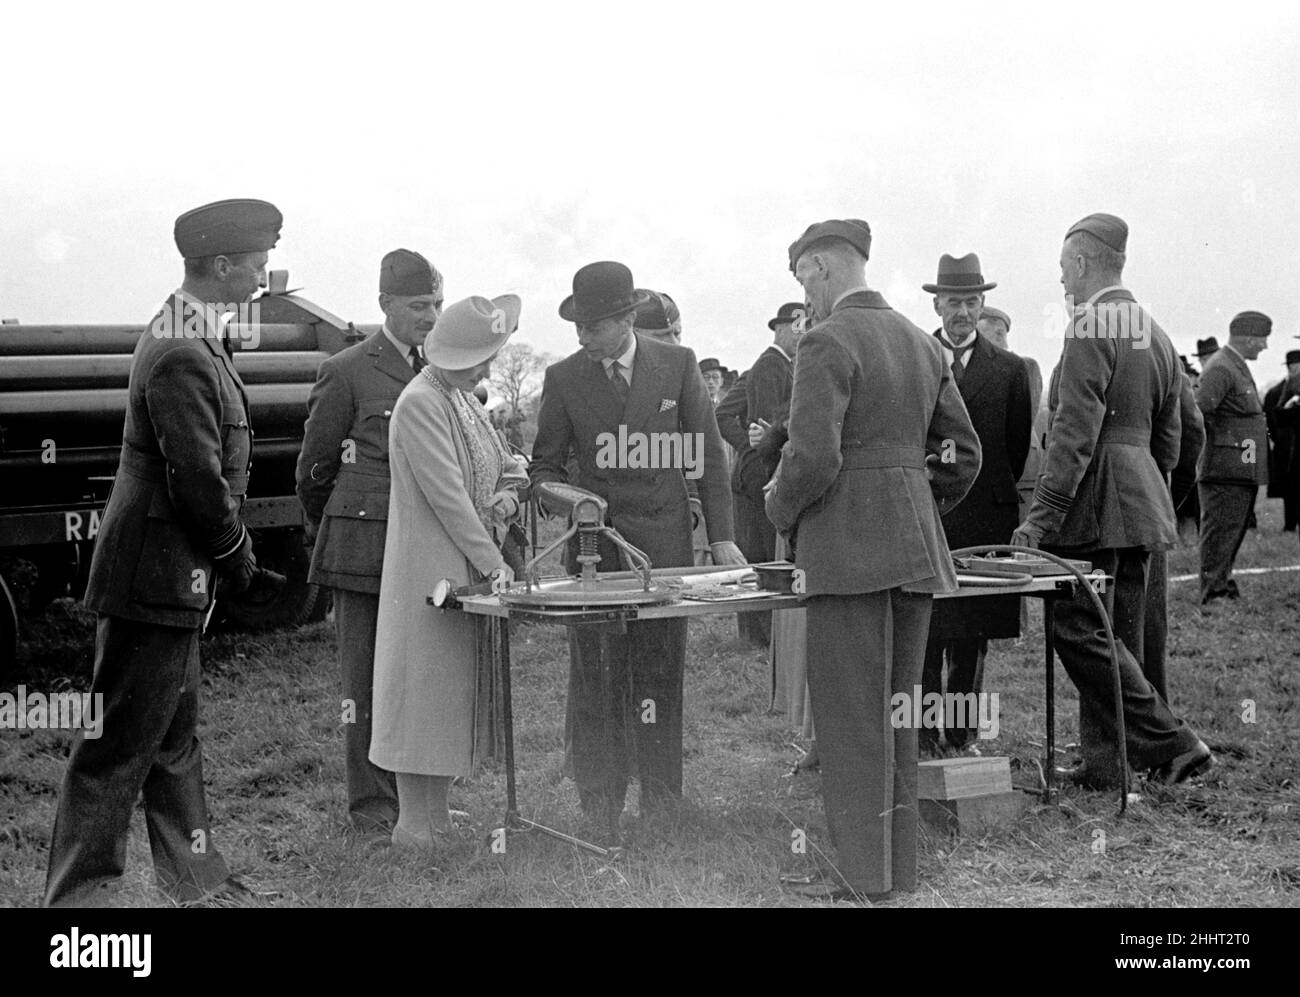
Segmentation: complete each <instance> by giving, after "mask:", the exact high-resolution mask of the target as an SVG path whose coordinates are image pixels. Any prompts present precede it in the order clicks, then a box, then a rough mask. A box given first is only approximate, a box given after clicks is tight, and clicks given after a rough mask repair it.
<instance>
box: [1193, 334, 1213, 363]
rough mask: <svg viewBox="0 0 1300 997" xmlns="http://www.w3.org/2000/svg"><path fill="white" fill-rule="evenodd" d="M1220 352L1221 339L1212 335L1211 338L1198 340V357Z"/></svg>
mask: <svg viewBox="0 0 1300 997" xmlns="http://www.w3.org/2000/svg"><path fill="white" fill-rule="evenodd" d="M1218 352H1219V341H1218V340H1217V339H1215V338H1214V337H1213V336H1211V337H1210V338H1209V339H1198V340H1197V341H1196V359H1197V360H1199V359H1201V357H1208V356H1210V355H1212V354H1214V353H1218Z"/></svg>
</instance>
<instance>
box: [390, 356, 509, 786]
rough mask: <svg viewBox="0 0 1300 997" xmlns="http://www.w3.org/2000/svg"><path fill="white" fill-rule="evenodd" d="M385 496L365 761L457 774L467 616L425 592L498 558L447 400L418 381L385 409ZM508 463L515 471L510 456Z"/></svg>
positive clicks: (464, 760)
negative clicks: (440, 606)
mask: <svg viewBox="0 0 1300 997" xmlns="http://www.w3.org/2000/svg"><path fill="white" fill-rule="evenodd" d="M388 453H389V467H390V469H391V473H392V491H391V493H390V496H389V502H388V534H387V539H386V541H385V545H384V564H383V575H382V584H381V587H380V592H379V622H378V626H377V628H376V635H375V699H374V732H373V734H372V735H371V740H370V760H371V761H372V762H374V763H375V764H376V765H378V766H380V767H381V768H385V769H388V770H389V771H391V772H415V773H420V774H423V775H449V776H464V775H468V774H469V771H470V763H471V755H472V751H473V744H474V717H475V700H474V697H475V689H476V685H477V683H476V671H475V670H476V667H477V665H476V661H477V655H476V651H475V644H474V640H475V636H474V635H475V627H474V618H473V617H471V616H469V615H468V614H465V613H459V612H455V611H443V610H437V609H434V608H432V607H431V606H429V605H428V604H427V602H426V599H427V597H428V595H429V593H431V592H432V591H433V587H434V585H435V584H436V583H437V582H438V581H439V580H440V579H442V578H448V579H450V580H451V581H452V582H453V583H454V584H455V585H458V586H459V585H468V584H471V583H472V582H473V581H477V580H478V579H475V578H471V571H470V569H471V566H472V567H473V568H474V569H475V570H476V571H477V572H478V573H479V575H488V574H490V573H491V572H492V571H493V570H495V569H496V568H498V567H500V566H501V565H502V564H503V563H504V561H503V560H502V557H501V552H500V550H499V549H498V548H497V545H496V543H495V542H494V541H493V539H492V537H491V535H490V534H489V533H488V531H487V529H486V528H485V527H484V526H483V524H482V523H481V522H480V521H479V518H478V514H477V513H476V512H475V509H474V503H473V501H472V499H471V498H470V493H469V481H470V458H469V451H468V447H467V445H466V442H465V438H464V436H463V433H462V431H461V428H460V424H459V422H458V421H457V419H456V415H455V412H454V411H453V409H452V405H451V403H450V402H449V401H448V400H447V399H446V398H445V397H444V396H443V395H442V394H441V393H440V392H439V391H438V390H437V388H435V387H434V386H433V385H432V384H430V383H429V381H428V380H427V379H425V378H424V377H417V378H415V379H414V380H413V381H412V382H411V383H410V384H409V385H407V387H406V389H405V390H404V391H403V392H402V394H401V396H400V397H399V398H398V399H397V402H396V404H395V405H394V406H393V416H392V426H391V427H390V430H389V440H388ZM510 469H511V470H517V471H520V472H522V467H521V466H519V464H518V463H516V464H515V465H513V466H512V467H511V468H510Z"/></svg>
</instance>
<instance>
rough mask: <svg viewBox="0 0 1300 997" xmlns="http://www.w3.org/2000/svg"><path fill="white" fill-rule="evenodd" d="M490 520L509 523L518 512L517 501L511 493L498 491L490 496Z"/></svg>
mask: <svg viewBox="0 0 1300 997" xmlns="http://www.w3.org/2000/svg"><path fill="white" fill-rule="evenodd" d="M491 508H492V518H493V519H495V520H496V521H497V522H499V523H505V522H509V521H510V519H511V518H513V517H514V515H515V514H516V513H518V512H519V499H518V498H516V497H515V493H514V492H512V491H499V492H497V493H496V494H495V495H493V496H492V506H491Z"/></svg>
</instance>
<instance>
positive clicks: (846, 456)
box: [767, 290, 980, 596]
mask: <svg viewBox="0 0 1300 997" xmlns="http://www.w3.org/2000/svg"><path fill="white" fill-rule="evenodd" d="M789 430H790V440H789V442H788V443H787V444H786V449H785V453H784V454H783V455H782V458H781V464H780V467H779V468H778V470H777V477H776V487H775V488H774V490H773V491H772V492H771V493H770V494H769V495H768V497H767V515H768V518H769V519H770V520H771V521H772V523H773V524H774V525H775V526H776V528H777V529H778V530H780V531H781V532H783V533H786V534H787V535H791V536H792V538H793V542H794V546H795V564H796V565H798V567H799V568H801V569H802V570H803V572H804V579H805V591H806V593H807V594H808V595H810V596H811V595H854V594H863V593H869V592H881V591H885V590H887V589H893V588H903V589H906V590H908V591H912V592H950V591H954V590H955V589H956V587H957V580H956V575H955V574H954V573H953V568H952V559H951V558H950V557H949V554H948V544H947V542H946V541H945V540H944V534H943V526H942V524H941V523H940V521H939V516H940V514H941V513H943V512H945V511H946V510H947V509H949V508H951V507H952V506H955V505H956V504H957V503H958V502H959V501H961V499H962V497H963V496H964V495H965V494H966V492H967V491H968V490H969V489H970V487H971V485H972V483H973V482H974V481H975V478H976V476H977V475H978V474H979V468H980V443H979V438H978V437H977V436H976V435H975V429H974V427H973V426H972V425H971V421H970V416H969V415H968V414H967V413H966V406H965V405H964V404H963V403H962V400H961V395H960V394H959V393H958V391H957V387H956V385H955V384H953V381H952V374H951V372H950V371H949V368H948V365H947V364H946V363H945V362H944V359H943V352H942V350H941V349H940V347H939V343H938V342H937V341H936V340H935V339H934V338H933V337H931V336H927V335H926V334H925V333H924V332H922V331H921V330H920V329H918V328H917V327H916V326H914V325H913V324H912V323H911V322H909V321H908V320H907V319H905V318H903V316H901V315H899V314H898V312H896V311H894V310H893V309H892V308H890V307H889V305H888V304H886V302H885V299H884V298H883V297H881V296H880V294H878V293H877V292H875V291H865V290H864V291H858V292H856V293H854V294H850V295H848V296H847V297H845V298H843V299H841V300H840V302H839V303H838V304H837V305H836V306H835V308H834V309H833V310H832V312H831V315H830V317H829V318H828V319H826V320H825V321H824V322H821V323H820V324H818V325H817V326H815V327H814V328H812V329H811V330H809V331H808V332H806V333H804V334H803V336H802V337H801V338H800V340H799V351H798V355H797V357H796V359H795V373H794V391H793V394H792V395H791V398H790V421H789ZM927 454H932V455H935V456H936V460H935V461H934V462H933V463H932V464H931V472H932V477H931V478H930V479H929V480H927V476H926V463H925V460H926V455H927Z"/></svg>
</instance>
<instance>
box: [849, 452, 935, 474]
mask: <svg viewBox="0 0 1300 997" xmlns="http://www.w3.org/2000/svg"><path fill="white" fill-rule="evenodd" d="M840 456H841V457H843V459H844V460H843V463H842V464H840V469H841V470H843V471H852V470H859V469H861V468H868V467H916V468H924V467H925V447H846V448H845V449H844V450H842V451H841V452H840Z"/></svg>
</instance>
